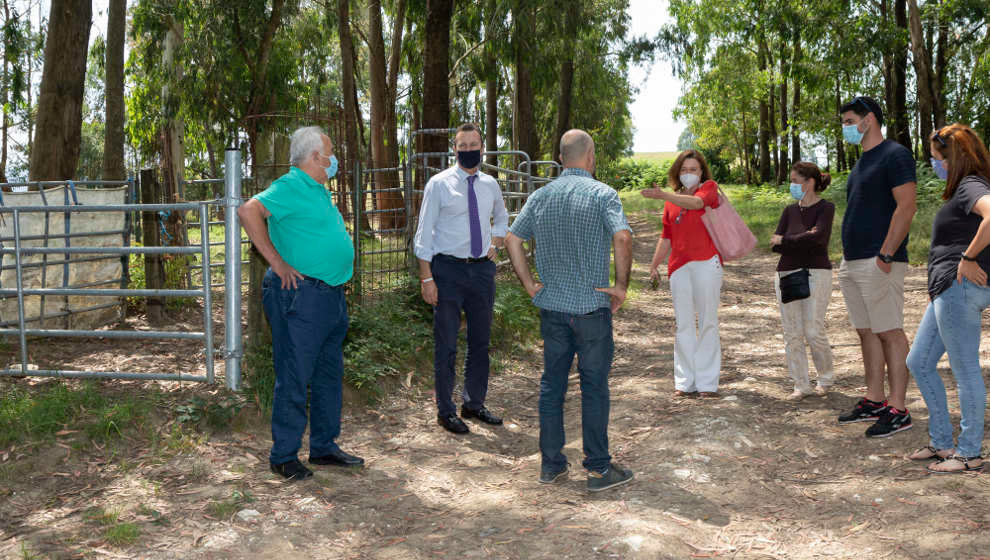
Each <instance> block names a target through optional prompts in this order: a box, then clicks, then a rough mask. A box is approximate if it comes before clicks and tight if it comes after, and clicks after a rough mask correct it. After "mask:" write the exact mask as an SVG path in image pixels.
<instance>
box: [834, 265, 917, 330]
mask: <svg viewBox="0 0 990 560" xmlns="http://www.w3.org/2000/svg"><path fill="white" fill-rule="evenodd" d="M906 275H907V263H902V262H894V263H891V264H890V274H887V273H885V272H884V271H882V270H880V267H878V266H877V259H876V258H875V257H874V258H869V259H856V260H852V261H847V260H846V259H842V264H841V265H840V266H839V289H841V290H842V296H843V297H844V298H845V300H846V310H847V311H848V312H849V322H850V323H852V326H853V328H855V329H869V330H871V331H873V332H874V333H882V332H886V331H891V330H894V329H903V328H904V277H905V276H906Z"/></svg>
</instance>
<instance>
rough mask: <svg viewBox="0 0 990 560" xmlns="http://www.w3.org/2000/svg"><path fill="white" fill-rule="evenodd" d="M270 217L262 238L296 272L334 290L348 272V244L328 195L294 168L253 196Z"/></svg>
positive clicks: (351, 268)
mask: <svg viewBox="0 0 990 560" xmlns="http://www.w3.org/2000/svg"><path fill="white" fill-rule="evenodd" d="M254 198H255V199H257V201H258V202H260V203H261V204H262V205H263V206H264V207H265V208H266V209H268V211H269V212H271V213H272V215H271V216H270V217H269V218H268V236H269V237H270V238H271V240H272V244H273V245H275V250H276V251H278V254H279V255H281V256H282V258H283V259H285V262H287V263H289V265H290V266H291V267H292V268H294V269H296V270H298V271H299V273H300V274H304V275H306V276H312V277H313V278H318V279H320V280H323V281H324V282H326V283H327V284H330V285H331V286H338V285H340V284H343V283H345V282H347V281H348V280H350V279H351V276H352V275H353V274H354V243H353V242H352V241H351V236H350V234H348V233H347V228H346V227H345V226H344V217H343V216H341V215H340V211H339V210H337V207H336V206H334V204H333V199H332V198H331V196H330V191H329V190H327V189H326V188H325V187H324V186H323V185H321V184H320V183H317V182H316V181H314V180H313V178H312V177H310V176H309V175H307V174H306V173H304V172H303V171H302V170H301V169H299V168H298V167H293V168H291V169H290V170H289V172H288V173H286V174H285V175H282V176H281V177H279V178H278V179H276V180H275V181H274V182H273V183H272V184H271V186H269V187H268V188H267V189H265V190H264V191H263V192H261V193H259V194H256V195H255V196H254Z"/></svg>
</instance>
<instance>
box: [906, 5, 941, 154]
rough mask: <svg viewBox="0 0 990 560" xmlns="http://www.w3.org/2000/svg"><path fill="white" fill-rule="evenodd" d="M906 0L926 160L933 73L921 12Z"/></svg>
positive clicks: (932, 112)
mask: <svg viewBox="0 0 990 560" xmlns="http://www.w3.org/2000/svg"><path fill="white" fill-rule="evenodd" d="M907 1H908V15H909V20H908V21H909V26H910V30H911V52H912V54H913V55H914V57H913V59H914V69H915V74H916V76H917V81H918V113H919V118H920V120H921V126H920V130H919V133H920V134H921V138H920V140H921V149H922V154H923V158H924V159H925V160H926V161H927V160H928V157H929V156H930V155H931V147H930V146H929V145H928V137H929V136H930V135H931V133H932V115H933V114H934V107H935V100H934V96H935V90H934V89H933V88H934V83H935V75H934V72H933V71H932V59H931V54H930V51H929V49H928V48H926V44H925V35H924V29H923V28H922V26H921V12H920V10H918V2H917V0H907Z"/></svg>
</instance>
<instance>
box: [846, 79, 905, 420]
mask: <svg viewBox="0 0 990 560" xmlns="http://www.w3.org/2000/svg"><path fill="white" fill-rule="evenodd" d="M839 111H840V113H841V116H842V133H843V136H844V137H845V139H846V141H847V142H849V143H851V144H861V145H862V147H863V155H862V156H860V158H859V161H857V162H856V165H855V166H854V167H853V170H852V172H850V174H849V179H848V181H847V183H846V185H847V187H846V188H847V190H846V203H847V205H846V212H845V215H844V217H843V219H842V253H843V258H842V264H841V266H840V267H839V287H840V288H841V289H842V295H843V297H844V298H845V300H846V309H847V310H848V312H849V322H850V323H852V326H853V328H855V329H856V332H857V333H858V334H859V340H860V346H861V347H862V351H863V365H864V369H865V371H866V396H865V397H863V398H862V399H860V401H859V402H858V403H856V406H855V407H854V408H853V410H852V411H851V412H849V413H846V414H843V415H841V416H839V423H840V424H847V423H852V422H864V421H875V423H874V424H873V425H872V426H870V428H869V429H867V430H866V436H867V437H886V436H891V435H893V434H896V433H897V432H900V431H903V430H908V429H910V428H911V427H912V424H911V415H910V414H909V413H908V411H907V407H906V406H905V404H904V398H905V394H906V393H907V383H908V370H907V365H906V364H905V360H906V359H907V353H908V340H907V336H905V335H904V276H905V275H906V274H907V260H908V259H907V241H908V231H909V230H910V228H911V219H912V218H913V217H914V213H915V211H916V210H917V206H916V205H915V181H916V177H915V164H914V158H913V157H912V155H911V152H910V150H908V149H907V148H905V147H904V146H902V145H900V144H898V143H897V142H894V141H892V140H884V137H883V132H882V131H881V127H882V126H883V109H881V108H880V105H879V104H878V103H877V102H876V101H874V100H873V99H871V98H869V97H857V98H855V99H853V100H852V101H850V102H849V103H846V104H845V105H843V106H842V107H841V108H840V110H839ZM885 370H886V373H887V375H886V378H887V379H888V380H889V383H890V393H889V394H887V395H885V394H884V378H885V376H884V371H885Z"/></svg>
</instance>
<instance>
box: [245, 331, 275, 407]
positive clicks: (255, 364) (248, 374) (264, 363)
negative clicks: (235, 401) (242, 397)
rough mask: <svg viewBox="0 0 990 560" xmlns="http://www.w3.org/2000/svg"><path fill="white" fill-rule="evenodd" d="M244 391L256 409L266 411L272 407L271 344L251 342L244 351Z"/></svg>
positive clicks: (273, 376) (273, 387) (273, 386)
mask: <svg viewBox="0 0 990 560" xmlns="http://www.w3.org/2000/svg"><path fill="white" fill-rule="evenodd" d="M243 366H244V391H245V393H247V397H248V399H249V400H250V401H252V402H254V404H255V405H257V406H258V410H261V411H264V412H265V413H268V412H270V411H271V409H272V392H273V391H274V390H275V368H274V366H273V365H272V346H271V344H253V345H251V346H248V348H247V349H246V350H245V352H244V362H243Z"/></svg>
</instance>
